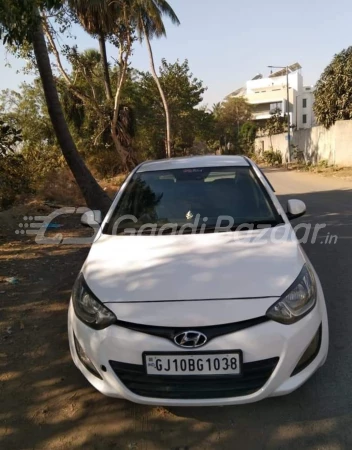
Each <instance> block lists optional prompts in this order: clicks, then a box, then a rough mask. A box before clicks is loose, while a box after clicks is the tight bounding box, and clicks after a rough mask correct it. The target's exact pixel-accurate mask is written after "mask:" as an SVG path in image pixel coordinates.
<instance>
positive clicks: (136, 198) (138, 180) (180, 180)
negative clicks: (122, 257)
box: [104, 166, 279, 234]
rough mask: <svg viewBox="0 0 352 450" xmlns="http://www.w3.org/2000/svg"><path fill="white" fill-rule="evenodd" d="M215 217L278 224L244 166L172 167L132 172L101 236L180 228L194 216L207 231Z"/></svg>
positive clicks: (191, 220)
mask: <svg viewBox="0 0 352 450" xmlns="http://www.w3.org/2000/svg"><path fill="white" fill-rule="evenodd" d="M127 216H128V217H127ZM221 216H228V217H231V218H232V219H233V222H234V224H243V223H252V222H263V223H267V222H271V221H272V222H273V223H275V222H277V221H278V220H279V218H278V213H277V211H276V210H275V207H274V206H273V205H272V204H271V201H270V199H269V196H268V195H267V192H266V191H265V188H264V187H263V185H262V183H261V182H260V181H259V180H258V178H257V177H256V175H255V174H254V172H253V171H252V170H251V168H250V167H242V166H241V167H217V168H192V169H176V170H168V171H154V172H141V173H138V172H137V173H135V174H134V176H133V178H132V179H131V180H130V182H129V184H128V186H127V187H126V189H125V191H124V193H123V195H122V197H121V199H120V201H119V202H118V204H117V206H116V208H115V210H114V212H113V214H112V217H111V219H110V220H109V224H108V226H107V227H105V228H104V232H105V233H108V234H114V233H113V231H114V230H115V231H116V229H118V230H120V231H121V230H123V229H124V228H131V226H132V227H134V228H138V227H140V226H142V225H144V224H147V223H152V224H156V226H157V227H161V226H163V225H165V224H168V223H172V224H177V225H178V226H182V225H184V224H186V223H194V221H195V219H197V218H198V221H199V220H200V221H201V223H205V222H206V224H207V226H209V227H210V226H214V225H215V224H216V223H217V221H218V220H219V217H221ZM124 217H126V219H124ZM116 224H117V225H116Z"/></svg>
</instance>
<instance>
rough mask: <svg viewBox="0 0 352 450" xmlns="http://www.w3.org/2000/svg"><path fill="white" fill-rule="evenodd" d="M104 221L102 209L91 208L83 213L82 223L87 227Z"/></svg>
mask: <svg viewBox="0 0 352 450" xmlns="http://www.w3.org/2000/svg"><path fill="white" fill-rule="evenodd" d="M101 222H102V217H101V211H99V210H95V211H92V210H89V211H86V212H85V213H84V214H82V217H81V224H82V225H83V226H85V227H92V226H93V227H94V225H100V224H101Z"/></svg>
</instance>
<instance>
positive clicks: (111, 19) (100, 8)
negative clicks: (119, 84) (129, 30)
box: [68, 0, 120, 101]
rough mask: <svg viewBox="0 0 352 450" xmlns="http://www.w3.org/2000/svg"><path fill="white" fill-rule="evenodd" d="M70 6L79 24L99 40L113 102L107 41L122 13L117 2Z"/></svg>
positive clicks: (90, 0) (73, 0)
mask: <svg viewBox="0 0 352 450" xmlns="http://www.w3.org/2000/svg"><path fill="white" fill-rule="evenodd" d="M68 4H69V6H70V8H71V10H72V11H73V13H74V14H75V15H76V17H77V20H78V22H79V23H80V24H81V25H82V27H83V28H84V29H85V30H86V31H87V32H88V33H89V34H90V35H92V36H93V37H97V38H98V42H99V51H100V56H101V59H100V62H101V66H102V69H103V76H104V86H105V93H106V97H107V99H108V100H109V101H111V100H112V98H113V95H112V89H111V79H110V72H109V64H108V59H107V53H106V39H107V38H108V37H109V36H111V34H112V33H113V31H114V29H115V28H116V23H117V17H118V15H119V13H120V11H119V5H118V3H117V2H107V1H98V0H68Z"/></svg>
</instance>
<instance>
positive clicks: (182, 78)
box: [133, 59, 211, 157]
mask: <svg viewBox="0 0 352 450" xmlns="http://www.w3.org/2000/svg"><path fill="white" fill-rule="evenodd" d="M159 72H160V77H159V80H160V84H161V86H162V88H163V91H164V92H165V96H166V98H167V100H168V104H169V109H170V116H171V131H172V132H171V146H172V153H173V155H174V156H175V155H177V154H185V152H186V151H187V149H189V148H190V147H192V145H193V142H194V139H195V138H196V137H197V133H198V135H199V136H201V134H202V133H201V131H200V129H201V126H202V125H201V123H202V120H203V119H204V118H205V117H207V116H206V114H207V113H206V112H205V110H204V109H199V108H197V107H198V106H199V104H200V103H201V101H202V99H203V94H204V92H205V89H206V88H205V87H204V86H203V83H202V81H200V80H198V79H197V78H195V77H194V76H193V74H192V73H191V71H190V68H189V65H188V61H187V60H186V61H184V62H183V63H180V62H179V61H177V62H175V63H173V64H170V63H168V62H167V61H166V60H165V59H164V60H162V65H161V67H160V68H159ZM135 89H136V91H135V93H134V95H133V102H134V105H135V110H136V123H137V136H136V139H137V145H138V146H139V147H140V148H141V151H143V150H142V148H143V147H145V148H146V147H148V148H149V150H148V154H147V157H152V156H151V153H152V152H153V148H155V149H157V150H156V152H157V153H156V155H155V156H159V157H160V156H162V155H164V154H165V152H164V151H163V150H162V148H163V143H164V133H163V123H164V108H163V103H162V101H161V100H160V96H159V95H158V93H159V92H158V88H157V86H156V84H155V82H154V79H153V76H152V75H151V74H150V73H149V72H142V73H140V75H139V78H138V80H137V83H136V86H135ZM210 120H211V119H210ZM146 137H148V138H147V139H146V140H144V139H145V138H146ZM145 151H147V150H145Z"/></svg>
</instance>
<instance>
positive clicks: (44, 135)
mask: <svg viewBox="0 0 352 450" xmlns="http://www.w3.org/2000/svg"><path fill="white" fill-rule="evenodd" d="M0 109H1V110H2V111H5V112H4V114H3V119H4V120H6V121H7V122H8V123H10V124H11V126H12V127H14V128H16V129H20V130H21V139H22V142H21V145H20V151H21V155H22V156H23V158H24V160H25V161H26V167H27V169H28V173H29V174H31V176H30V178H31V185H33V186H34V185H35V184H36V183H37V182H39V181H40V180H42V179H44V178H45V177H46V176H47V174H48V172H50V171H51V170H52V168H57V167H60V166H61V167H62V166H63V164H64V160H63V157H62V154H61V152H60V149H59V147H58V145H57V143H56V139H55V136H54V134H53V131H52V125H51V121H50V118H49V115H48V111H47V108H46V102H45V98H44V93H43V89H42V87H41V84H40V82H39V80H36V81H34V82H33V83H32V84H27V83H23V84H22V85H21V86H20V89H19V92H15V91H10V90H5V91H2V92H1V94H0Z"/></svg>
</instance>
